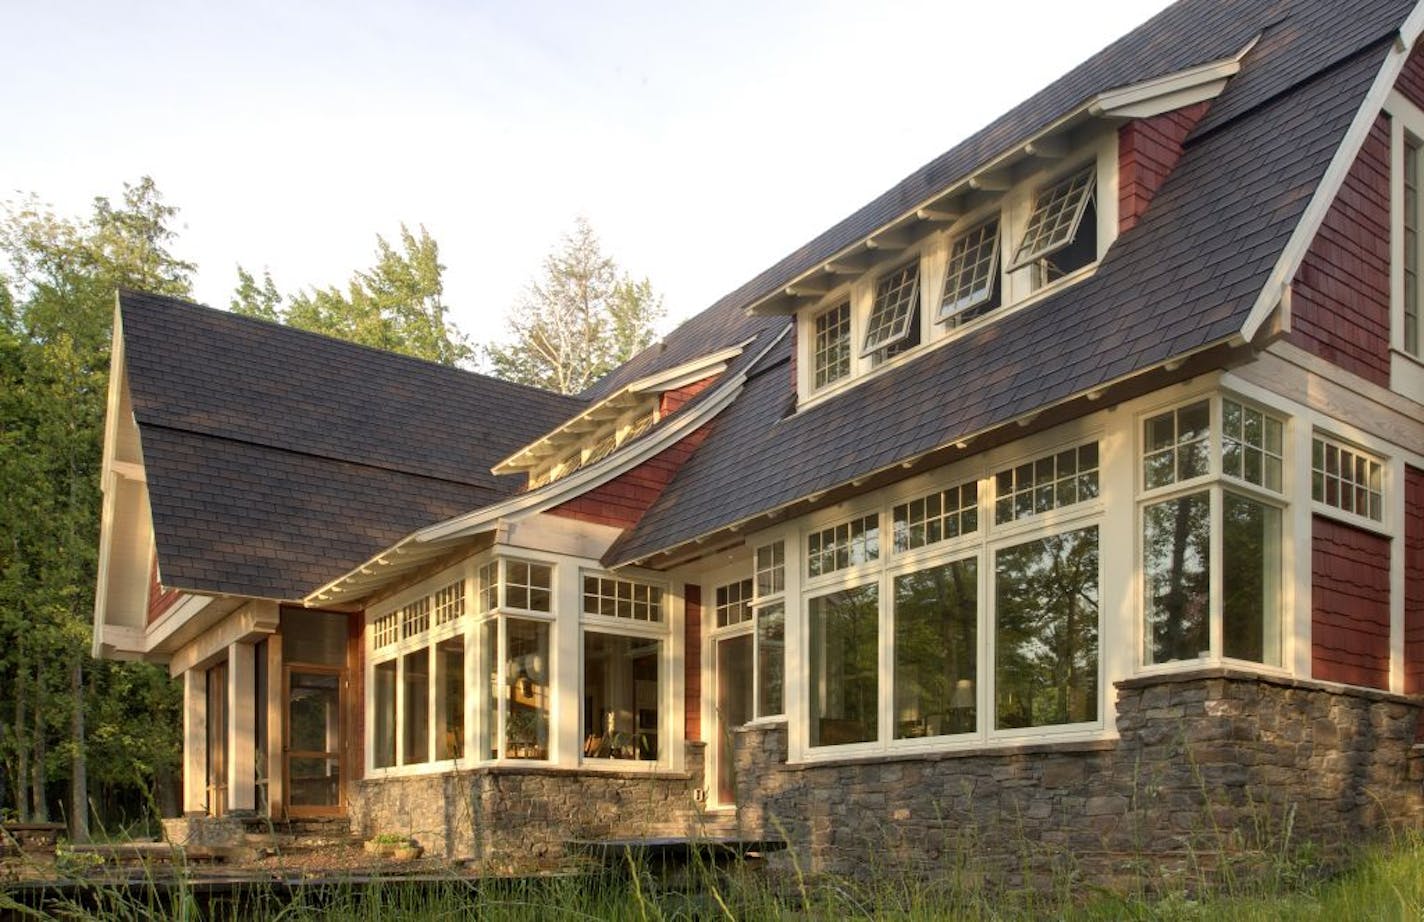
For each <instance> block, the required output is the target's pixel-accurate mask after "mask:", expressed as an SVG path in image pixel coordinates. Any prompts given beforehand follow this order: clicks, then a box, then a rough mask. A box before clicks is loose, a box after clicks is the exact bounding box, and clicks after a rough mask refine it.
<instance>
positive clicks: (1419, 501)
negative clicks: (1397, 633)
mask: <svg viewBox="0 0 1424 922" xmlns="http://www.w3.org/2000/svg"><path fill="white" fill-rule="evenodd" d="M1404 690H1405V691H1406V692H1408V693H1409V694H1411V695H1417V694H1419V693H1421V692H1424V471H1421V470H1419V469H1418V468H1413V467H1409V466H1408V465H1406V466H1405V468H1404Z"/></svg>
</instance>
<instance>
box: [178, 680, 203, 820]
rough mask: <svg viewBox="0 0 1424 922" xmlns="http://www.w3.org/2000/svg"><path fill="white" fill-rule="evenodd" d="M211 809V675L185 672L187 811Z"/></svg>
mask: <svg viewBox="0 0 1424 922" xmlns="http://www.w3.org/2000/svg"><path fill="white" fill-rule="evenodd" d="M207 809H208V675H207V673H206V672H204V671H203V670H201V669H189V670H187V671H186V672H184V673H183V812H184V813H206V812H207Z"/></svg>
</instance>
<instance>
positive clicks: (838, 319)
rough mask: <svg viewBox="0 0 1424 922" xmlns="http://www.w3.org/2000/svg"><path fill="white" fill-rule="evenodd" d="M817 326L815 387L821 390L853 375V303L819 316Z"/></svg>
mask: <svg viewBox="0 0 1424 922" xmlns="http://www.w3.org/2000/svg"><path fill="white" fill-rule="evenodd" d="M815 326H816V336H815V348H814V350H813V352H812V369H813V372H814V381H813V385H812V386H813V387H814V388H815V389H817V390H819V389H820V388H823V387H826V386H827V385H830V384H834V383H835V382H837V381H839V380H841V379H842V378H845V377H847V376H848V375H850V302H849V301H845V302H843V303H841V304H840V305H838V306H836V307H833V308H831V309H830V310H828V311H826V312H825V313H823V314H821V315H820V316H818V317H817V318H816V325H815Z"/></svg>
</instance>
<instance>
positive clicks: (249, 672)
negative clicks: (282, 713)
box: [227, 641, 257, 813]
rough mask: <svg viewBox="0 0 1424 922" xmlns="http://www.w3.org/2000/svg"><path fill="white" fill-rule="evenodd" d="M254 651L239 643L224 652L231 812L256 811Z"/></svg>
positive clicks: (228, 792)
mask: <svg viewBox="0 0 1424 922" xmlns="http://www.w3.org/2000/svg"><path fill="white" fill-rule="evenodd" d="M255 662H256V657H255V651H254V649H253V645H252V644H250V643H243V642H241V641H239V642H237V643H234V644H231V645H229V646H228V648H227V701H228V705H227V806H228V809H229V810H231V811H234V812H238V811H246V812H249V813H251V812H253V811H255V810H256V809H257V785H256V783H255V782H256V778H257V761H256V760H257V755H256V749H255V747H254V745H253V744H254V739H253V737H254V736H255V735H256V732H257V726H256V721H255V720H254V714H253V707H252V705H253V701H252V695H253V691H254V690H255V689H256V684H255V681H256V679H255V676H254V674H253V668H254V663H255Z"/></svg>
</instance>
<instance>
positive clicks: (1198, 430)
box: [1142, 400, 1279, 490]
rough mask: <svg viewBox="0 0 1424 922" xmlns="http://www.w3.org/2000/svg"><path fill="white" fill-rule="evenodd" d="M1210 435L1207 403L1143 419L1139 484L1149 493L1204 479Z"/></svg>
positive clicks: (1202, 402) (1204, 401) (1209, 458)
mask: <svg viewBox="0 0 1424 922" xmlns="http://www.w3.org/2000/svg"><path fill="white" fill-rule="evenodd" d="M1210 436H1211V401H1209V400H1202V401H1199V402H1197V403H1194V404H1191V405H1190V406H1185V407H1178V408H1177V409H1175V410H1168V411H1167V412H1166V413H1162V414H1159V415H1157V416H1154V417H1152V418H1151V419H1149V420H1147V421H1146V422H1145V423H1143V425H1142V445H1143V449H1144V451H1143V458H1142V485H1143V486H1144V487H1145V488H1147V489H1149V490H1152V489H1155V488H1157V487H1165V486H1168V485H1170V484H1174V483H1179V482H1181V481H1183V480H1191V479H1192V478H1193V477H1203V476H1205V475H1206V474H1207V473H1209V471H1210V463H1211V448H1210V445H1209V440H1210ZM1278 473H1279V472H1278Z"/></svg>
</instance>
